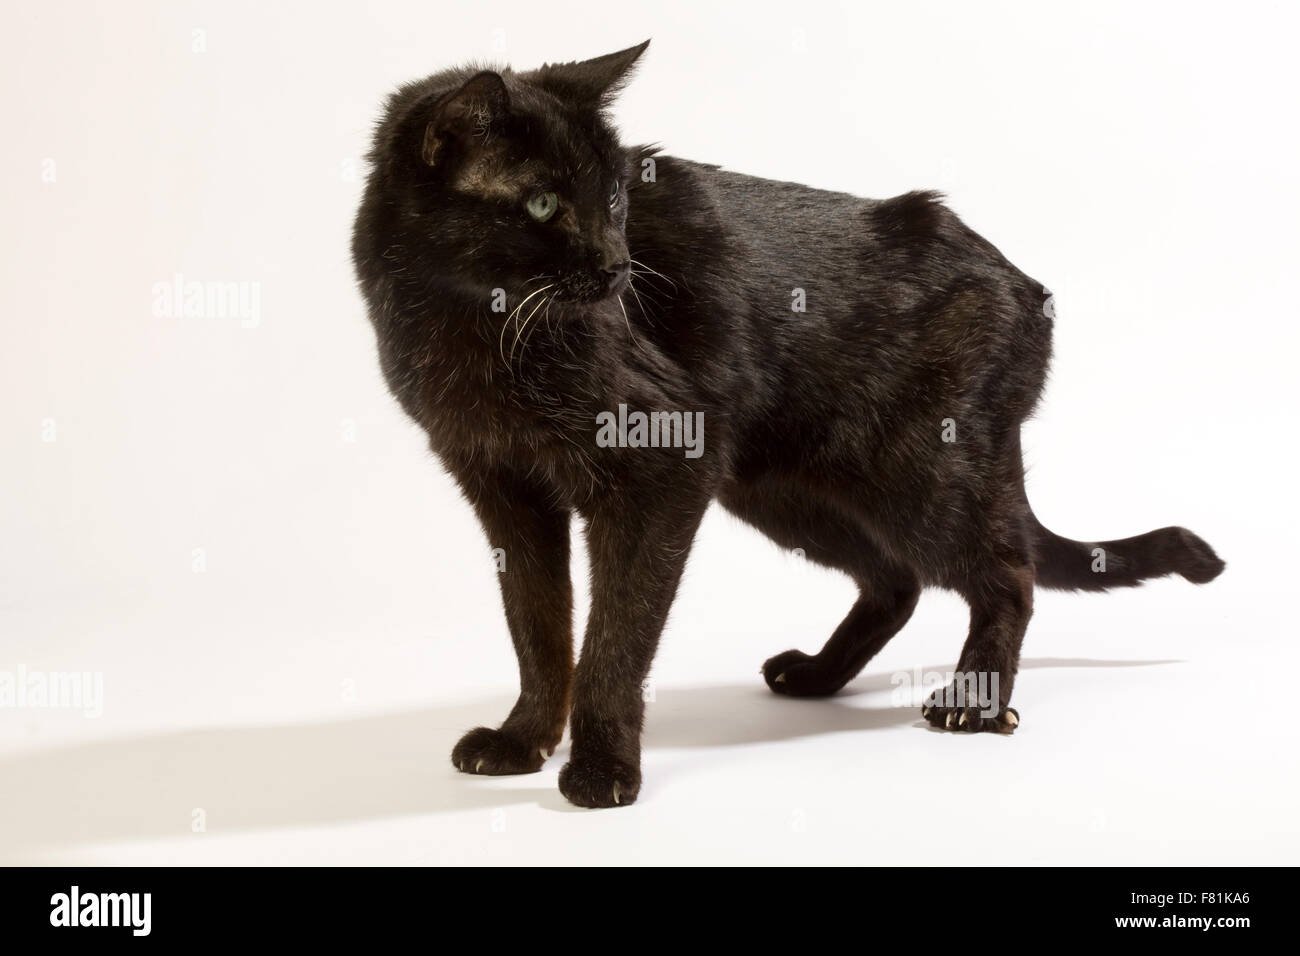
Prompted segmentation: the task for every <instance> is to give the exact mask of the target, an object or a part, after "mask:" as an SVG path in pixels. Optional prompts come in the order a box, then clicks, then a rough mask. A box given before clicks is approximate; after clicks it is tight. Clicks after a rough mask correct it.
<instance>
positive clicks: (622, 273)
mask: <svg viewBox="0 0 1300 956" xmlns="http://www.w3.org/2000/svg"><path fill="white" fill-rule="evenodd" d="M631 268H632V263H630V262H616V263H614V264H613V265H606V266H603V267H602V268H601V270H600V276H601V278H602V279H604V280H605V291H606V292H607V293H609V292H613V291H614V290H615V289H617V288H618V287H619V284H620V283H621V282H622V281H623V280H624V279H626V278H627V274H628V272H629V271H630V270H631Z"/></svg>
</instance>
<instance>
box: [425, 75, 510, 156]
mask: <svg viewBox="0 0 1300 956" xmlns="http://www.w3.org/2000/svg"><path fill="white" fill-rule="evenodd" d="M509 108H510V94H509V93H507V92H506V84H505V81H504V80H502V79H501V76H500V74H498V73H493V72H491V71H489V70H484V71H483V72H482V73H477V74H475V75H474V76H472V77H470V78H469V79H468V80H466V81H465V83H464V84H463V85H462V86H461V87H460V89H458V90H453V91H452V92H450V93H448V94H447V95H445V96H444V97H442V99H440V100H438V102H437V103H436V104H435V105H434V107H433V116H432V117H430V119H429V125H428V126H426V127H425V128H424V144H423V146H422V147H421V155H422V157H423V158H424V161H425V162H426V163H428V164H429V165H430V166H436V165H437V164H438V162H439V161H440V160H441V159H442V153H443V150H444V148H445V147H446V145H447V143H448V142H450V141H451V140H453V139H455V138H456V137H472V136H486V135H487V133H488V131H489V130H490V129H491V128H492V124H493V123H495V122H496V121H497V120H499V119H500V118H501V117H502V116H503V115H504V114H505V113H506V111H507V110H508V109H509Z"/></svg>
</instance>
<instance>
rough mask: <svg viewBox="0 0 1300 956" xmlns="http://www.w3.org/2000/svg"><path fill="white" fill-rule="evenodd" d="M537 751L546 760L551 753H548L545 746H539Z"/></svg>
mask: <svg viewBox="0 0 1300 956" xmlns="http://www.w3.org/2000/svg"><path fill="white" fill-rule="evenodd" d="M537 752H538V753H539V754H541V755H542V759H543V760H545V759H546V758H547V757H549V756H550V754H548V753H547V752H546V748H545V747H538V748H537Z"/></svg>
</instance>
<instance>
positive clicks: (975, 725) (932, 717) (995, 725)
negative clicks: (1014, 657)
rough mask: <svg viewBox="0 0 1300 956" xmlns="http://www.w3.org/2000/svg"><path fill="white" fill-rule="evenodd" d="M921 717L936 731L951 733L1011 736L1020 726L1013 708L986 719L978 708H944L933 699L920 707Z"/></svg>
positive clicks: (1018, 714) (1005, 708)
mask: <svg viewBox="0 0 1300 956" xmlns="http://www.w3.org/2000/svg"><path fill="white" fill-rule="evenodd" d="M921 716H922V717H923V718H925V720H926V722H927V723H928V724H929V725H930V726H931V727H934V728H935V729H936V730H951V731H952V732H953V733H972V734H975V733H981V732H984V733H995V734H1011V733H1015V730H1016V728H1017V727H1019V726H1020V713H1019V712H1018V711H1017V710H1016V709H1015V708H1014V707H1004V708H1003V709H1002V710H1001V711H999V712H998V713H997V714H996V715H993V716H987V717H986V716H985V715H984V714H982V713H980V708H979V707H944V706H942V705H941V704H938V703H936V702H935V698H933V697H931V698H930V699H929V700H928V701H926V702H925V704H924V705H923V706H922V707H921Z"/></svg>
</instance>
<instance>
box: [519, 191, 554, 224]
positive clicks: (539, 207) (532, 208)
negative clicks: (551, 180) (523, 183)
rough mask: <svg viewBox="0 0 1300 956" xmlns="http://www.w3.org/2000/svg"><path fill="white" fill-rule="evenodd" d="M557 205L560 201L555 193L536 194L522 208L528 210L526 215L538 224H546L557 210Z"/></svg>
mask: <svg viewBox="0 0 1300 956" xmlns="http://www.w3.org/2000/svg"><path fill="white" fill-rule="evenodd" d="M559 205H560V200H559V198H558V197H557V196H556V195H555V193H538V194H537V195H536V196H534V197H533V198H532V199H530V200H528V202H526V203H524V208H525V209H527V210H528V215H530V216H532V217H533V218H534V219H536V220H537V221H538V222H546V220H548V219H550V218H551V217H552V216H554V215H555V210H556V209H558V208H559Z"/></svg>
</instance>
